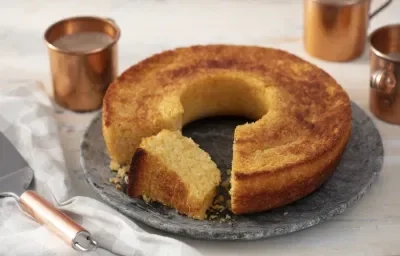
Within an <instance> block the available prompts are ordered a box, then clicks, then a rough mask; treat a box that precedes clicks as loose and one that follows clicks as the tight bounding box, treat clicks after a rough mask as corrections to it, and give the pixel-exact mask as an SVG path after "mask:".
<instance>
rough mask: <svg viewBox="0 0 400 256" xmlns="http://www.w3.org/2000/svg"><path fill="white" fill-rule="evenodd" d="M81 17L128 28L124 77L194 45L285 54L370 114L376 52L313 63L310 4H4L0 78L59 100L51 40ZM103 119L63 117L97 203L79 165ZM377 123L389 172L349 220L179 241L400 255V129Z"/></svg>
mask: <svg viewBox="0 0 400 256" xmlns="http://www.w3.org/2000/svg"><path fill="white" fill-rule="evenodd" d="M382 1H383V0H379V1H373V5H372V7H375V6H377V5H378V4H379V3H382ZM399 9H400V1H399V0H394V1H393V4H392V5H391V7H389V8H388V9H386V10H385V11H383V12H382V13H381V14H379V15H378V16H376V17H375V18H374V19H373V20H372V21H371V23H370V27H369V32H371V31H372V30H374V29H375V28H377V27H379V26H382V25H385V24H388V23H399V22H400V15H399ZM75 15H99V16H104V17H110V18H113V19H114V20H115V21H116V22H117V23H118V25H119V26H120V27H121V29H122V36H121V39H120V42H119V47H120V48H119V49H120V52H119V66H120V72H121V71H123V70H124V69H125V68H127V67H128V66H130V65H132V64H134V63H136V62H138V61H139V60H141V59H143V58H145V57H147V56H149V55H150V54H152V53H156V52H159V51H161V50H165V49H169V48H173V47H177V46H185V45H189V44H204V43H211V42H212V43H236V44H256V45H262V46H271V47H277V48H281V49H284V50H287V51H290V52H292V53H294V54H296V55H298V56H300V57H302V58H304V59H306V60H309V61H311V62H312V63H315V64H317V65H319V66H320V67H322V68H323V69H325V70H326V71H327V72H328V73H330V74H331V75H332V76H333V77H335V78H336V79H337V81H338V82H339V83H340V84H342V86H343V87H344V88H345V89H346V91H347V92H348V93H349V95H350V97H351V99H352V100H353V101H355V102H356V103H357V104H358V105H359V106H360V107H361V108H363V109H364V110H365V111H367V113H368V114H369V110H368V90H369V89H368V87H369V86H368V80H369V57H368V51H365V53H364V54H363V56H361V57H360V58H359V59H357V60H355V61H352V62H349V63H331V62H325V61H321V60H318V59H314V58H312V57H310V56H309V55H308V54H307V53H306V52H305V51H304V49H303V45H302V40H301V37H302V31H303V24H302V1H299V0H282V1H278V0H264V1H262V0H252V1H250V0H248V1H243V0H241V1H240V0H218V1H217V0H206V1H174V0H164V1H161V0H159V1H156V0H148V1H139V0H136V1H134V0H120V1H112V0H86V1H78V0H74V1H54V0H53V1H49V0H36V1H29V0H19V1H5V2H4V3H2V7H1V8H0V76H1V79H35V80H39V81H41V82H42V83H43V85H44V88H45V89H46V91H47V92H48V93H49V95H50V96H51V95H52V90H51V88H52V87H51V79H50V72H49V63H48V55H47V50H46V47H45V45H44V42H43V32H44V30H45V29H46V27H47V26H48V25H50V24H51V23H53V22H54V21H57V20H59V19H61V18H64V17H69V16H75ZM95 114H96V113H89V114H76V113H73V112H70V111H65V110H63V109H61V108H58V109H56V111H55V116H56V118H57V120H58V123H59V129H60V134H61V142H62V146H63V148H64V152H65V157H66V161H67V166H68V167H69V170H70V172H71V174H72V175H71V176H72V177H73V179H74V181H75V182H76V184H77V189H78V190H79V193H80V194H82V195H86V196H91V197H95V198H98V197H97V196H96V195H95V194H94V192H93V191H92V190H91V189H90V188H89V187H88V185H87V184H86V183H85V182H84V180H83V179H82V176H83V173H82V170H81V167H80V164H79V142H80V139H81V136H82V134H83V131H84V130H85V129H86V127H87V125H88V123H89V122H90V120H91V119H92V118H93V116H94V115H95ZM374 121H375V122H376V125H377V127H378V129H379V131H380V132H381V135H382V137H383V141H384V148H385V163H384V167H383V168H384V169H383V171H382V174H381V176H380V178H379V180H378V181H377V182H376V183H375V184H374V185H373V186H372V187H371V189H370V191H369V192H368V193H367V194H366V195H365V196H364V198H363V199H362V200H361V201H360V202H358V203H357V204H356V205H354V206H353V207H351V208H350V209H348V210H347V211H346V212H345V213H344V214H342V215H339V216H336V217H335V218H334V219H333V220H331V221H328V222H325V223H323V224H321V225H318V226H315V227H313V228H310V229H307V230H304V231H301V232H297V233H293V234H291V235H287V236H282V237H276V238H272V239H266V240H259V241H254V242H239V241H237V242H212V241H198V240H192V239H186V238H181V237H176V238H178V239H181V240H183V241H185V242H187V243H188V244H190V245H192V246H194V247H195V248H197V249H198V250H199V251H201V252H202V253H204V254H205V255H274V254H279V255H297V256H299V255H374V256H375V255H382V256H383V255H385V256H395V255H400V239H399V233H400V197H399V196H398V194H399V188H398V187H399V186H398V182H399V180H400V171H399V170H400V158H399V156H400V126H395V125H390V124H386V123H384V122H381V121H379V120H376V119H375V118H374ZM146 229H147V230H149V231H150V232H155V233H160V232H159V231H156V230H153V229H149V228H146ZM160 234H161V233H160ZM162 234H165V233H162ZM165 235H168V234H165Z"/></svg>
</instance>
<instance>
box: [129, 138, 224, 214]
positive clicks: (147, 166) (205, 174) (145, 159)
mask: <svg viewBox="0 0 400 256" xmlns="http://www.w3.org/2000/svg"><path fill="white" fill-rule="evenodd" d="M220 181H221V174H220V171H219V170H218V168H217V166H216V164H215V163H214V162H213V161H212V160H211V157H210V156H209V155H208V154H207V153H206V152H205V151H204V150H202V149H201V148H200V147H199V146H198V145H197V144H196V143H195V142H194V141H193V140H192V139H190V138H187V137H184V136H183V135H182V134H181V132H180V131H170V130H162V131H161V132H159V133H158V134H157V135H154V136H151V137H147V138H144V139H143V140H142V141H141V143H140V146H139V147H138V149H137V150H136V152H135V154H134V155H133V157H132V161H131V164H130V170H129V179H128V195H129V196H131V197H142V198H143V199H144V200H146V201H156V202H159V203H162V204H164V205H166V206H169V207H172V208H175V209H176V210H177V211H178V212H179V213H181V214H185V215H187V216H189V217H191V218H194V219H204V218H205V216H206V211H207V209H208V208H209V207H210V206H211V204H212V201H213V198H214V197H215V195H216V191H217V186H218V185H219V183H220Z"/></svg>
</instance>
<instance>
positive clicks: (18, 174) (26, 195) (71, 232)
mask: <svg viewBox="0 0 400 256" xmlns="http://www.w3.org/2000/svg"><path fill="white" fill-rule="evenodd" d="M32 179H33V170H32V169H31V168H30V167H29V165H28V163H27V162H26V161H25V159H24V158H23V157H22V156H21V154H20V153H19V152H18V151H17V149H16V148H15V147H14V145H13V144H12V143H11V142H10V141H9V140H8V139H7V137H6V136H5V135H4V134H3V133H1V132H0V197H4V196H12V197H14V198H16V199H17V200H18V203H19V205H20V206H21V207H20V208H21V209H22V210H23V211H25V213H26V214H27V215H28V216H30V217H31V218H33V219H34V220H36V221H37V222H38V223H40V224H42V225H45V226H47V227H48V228H49V229H50V230H51V231H53V232H54V233H55V234H57V235H58V236H59V237H60V238H61V239H63V240H64V241H65V242H66V243H68V244H69V245H70V246H71V247H72V248H74V249H75V250H77V251H90V250H94V249H96V248H97V243H96V241H94V240H93V239H92V238H91V235H90V233H89V232H88V231H87V230H86V229H84V228H83V227H81V226H80V225H79V224H77V223H75V222H74V221H73V220H72V219H70V218H69V217H68V216H67V215H65V214H64V213H62V212H60V211H59V210H58V209H56V208H55V207H54V206H52V205H51V204H50V203H49V202H47V201H46V200H45V199H43V198H42V197H41V196H39V194H37V193H36V192H35V191H32V190H27V189H28V187H29V185H30V184H31V182H32Z"/></svg>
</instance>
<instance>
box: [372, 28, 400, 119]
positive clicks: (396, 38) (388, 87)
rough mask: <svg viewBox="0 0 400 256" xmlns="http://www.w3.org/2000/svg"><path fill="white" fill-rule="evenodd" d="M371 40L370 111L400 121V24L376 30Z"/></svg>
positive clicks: (378, 115) (380, 116)
mask: <svg viewBox="0 0 400 256" xmlns="http://www.w3.org/2000/svg"><path fill="white" fill-rule="evenodd" d="M369 43H370V100H369V102H370V110H371V112H372V113H373V114H374V115H375V116H376V117H377V118H379V119H381V120H383V121H385V122H388V123H392V124H400V24H390V25H386V26H383V27H380V28H378V29H376V30H375V31H374V32H372V33H371V35H370V36H369Z"/></svg>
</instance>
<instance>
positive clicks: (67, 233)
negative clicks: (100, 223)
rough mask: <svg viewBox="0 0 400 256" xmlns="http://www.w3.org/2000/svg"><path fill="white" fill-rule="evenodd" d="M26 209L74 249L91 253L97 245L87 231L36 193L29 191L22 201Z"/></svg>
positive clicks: (22, 206) (23, 195)
mask: <svg viewBox="0 0 400 256" xmlns="http://www.w3.org/2000/svg"><path fill="white" fill-rule="evenodd" d="M19 201H20V203H21V208H23V209H24V211H26V212H27V213H28V214H29V215H30V216H31V217H32V218H34V219H35V220H36V221H37V222H38V223H40V224H42V225H45V226H47V227H48V228H49V229H50V230H51V231H53V232H54V233H55V234H56V235H58V236H59V237H60V238H61V239H62V240H64V241H65V242H66V243H67V244H69V245H70V246H71V247H72V248H74V249H75V250H79V251H90V250H94V249H95V248H96V247H97V243H96V242H95V241H94V240H93V239H92V238H91V237H90V234H89V232H88V231H87V230H85V229H84V228H83V227H81V226H80V225H79V224H77V223H76V222H74V221H73V220H72V219H71V218H69V217H68V216H67V215H65V214H64V213H62V212H60V211H59V210H58V209H56V208H55V207H54V206H52V205H51V204H50V203H49V202H47V201H46V200H45V199H43V198H42V197H41V196H39V195H38V194H37V193H36V192H34V191H32V190H28V191H26V192H24V193H23V194H22V195H21V197H20V199H19Z"/></svg>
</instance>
